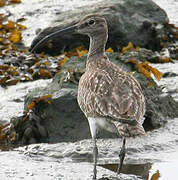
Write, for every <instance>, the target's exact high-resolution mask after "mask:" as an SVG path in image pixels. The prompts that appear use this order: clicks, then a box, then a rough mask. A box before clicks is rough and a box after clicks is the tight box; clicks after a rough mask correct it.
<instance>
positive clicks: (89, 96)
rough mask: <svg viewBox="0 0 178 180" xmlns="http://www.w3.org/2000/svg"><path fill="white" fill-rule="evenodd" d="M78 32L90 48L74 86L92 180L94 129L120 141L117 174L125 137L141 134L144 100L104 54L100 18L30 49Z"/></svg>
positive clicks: (136, 85) (95, 151)
mask: <svg viewBox="0 0 178 180" xmlns="http://www.w3.org/2000/svg"><path fill="white" fill-rule="evenodd" d="M74 31H75V32H78V33H81V34H85V35H88V36H89V37H90V47H89V53H88V57H87V63H86V72H85V73H84V74H83V75H82V77H81V78H80V81H79V86H78V97H77V99H78V104H79V106H80V108H81V110H82V111H83V113H84V114H85V116H86V117H87V119H88V123H89V127H90V132H91V136H92V139H93V143H94V146H93V160H94V170H93V179H96V174H97V170H96V165H97V155H98V148H97V143H96V134H97V129H98V128H103V129H105V130H108V131H111V132H114V131H115V129H117V131H118V133H119V134H120V135H121V136H122V137H123V144H122V147H121V150H120V154H119V157H120V165H119V167H118V171H117V173H120V171H121V168H122V164H123V161H124V157H125V143H126V137H131V136H137V135H143V134H145V131H144V128H143V126H142V123H143V116H144V113H145V99H144V96H143V93H142V89H141V87H140V84H139V83H138V82H137V80H136V79H135V78H134V77H133V76H132V75H131V74H129V73H127V72H125V71H123V70H122V69H120V68H119V67H118V66H116V65H115V64H113V63H112V62H111V61H110V60H109V59H108V57H107V55H106V54H105V45H106V42H107V38H108V28H107V23H106V20H105V18H104V17H103V16H101V15H97V14H92V15H88V16H86V17H84V18H83V19H82V20H81V21H80V22H79V23H78V24H76V25H74V26H72V27H69V28H66V29H63V30H59V31H57V32H54V33H52V34H50V35H48V36H47V37H45V38H44V39H42V40H41V41H40V42H39V43H38V44H37V45H36V46H35V47H33V49H32V50H31V51H32V52H33V51H35V50H36V49H37V48H38V47H39V46H40V45H41V44H43V43H44V42H46V41H47V40H49V39H52V38H54V37H56V36H58V35H59V34H61V33H68V32H74Z"/></svg>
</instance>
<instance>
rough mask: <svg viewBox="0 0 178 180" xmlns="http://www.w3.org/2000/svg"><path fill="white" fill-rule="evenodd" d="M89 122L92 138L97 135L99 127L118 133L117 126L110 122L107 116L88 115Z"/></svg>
mask: <svg viewBox="0 0 178 180" xmlns="http://www.w3.org/2000/svg"><path fill="white" fill-rule="evenodd" d="M88 123H89V126H90V132H91V135H92V138H95V137H96V133H97V129H98V128H102V129H105V130H107V131H109V132H112V133H117V129H116V126H115V125H114V124H113V123H111V122H109V121H108V120H107V119H106V118H102V117H97V118H93V117H88Z"/></svg>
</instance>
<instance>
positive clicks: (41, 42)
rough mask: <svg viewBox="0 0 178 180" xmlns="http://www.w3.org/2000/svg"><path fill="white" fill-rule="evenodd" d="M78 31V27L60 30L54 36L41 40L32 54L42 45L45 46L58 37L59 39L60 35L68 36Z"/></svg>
mask: <svg viewBox="0 0 178 180" xmlns="http://www.w3.org/2000/svg"><path fill="white" fill-rule="evenodd" d="M76 29H77V25H73V26H70V27H67V28H65V29H60V30H58V31H56V32H53V33H52V34H49V35H47V36H46V37H44V38H43V39H41V40H40V41H39V42H38V43H37V44H36V45H35V46H34V47H33V48H32V49H31V50H30V52H31V53H34V52H35V51H36V50H37V49H38V48H39V47H40V46H41V45H43V44H44V43H45V42H47V41H48V40H50V39H54V38H56V37H58V36H59V35H62V34H67V33H73V32H75V30H76Z"/></svg>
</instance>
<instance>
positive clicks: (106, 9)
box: [31, 0, 170, 55]
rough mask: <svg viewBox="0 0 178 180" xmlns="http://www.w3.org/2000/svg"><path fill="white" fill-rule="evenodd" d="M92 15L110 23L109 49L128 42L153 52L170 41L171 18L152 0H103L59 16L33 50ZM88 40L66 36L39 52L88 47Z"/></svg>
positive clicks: (41, 34) (40, 37)
mask: <svg viewBox="0 0 178 180" xmlns="http://www.w3.org/2000/svg"><path fill="white" fill-rule="evenodd" d="M90 13H98V14H101V15H103V16H104V17H105V18H106V20H107V23H108V28H109V39H108V43H107V47H112V48H113V49H114V50H116V49H117V48H118V46H119V47H123V46H126V45H127V44H128V42H129V41H131V42H132V43H133V44H134V45H136V46H140V47H145V48H147V49H151V50H160V49H161V48H162V47H164V45H165V43H166V41H167V39H169V36H168V34H169V33H168V31H170V28H169V27H168V26H166V24H167V23H168V17H167V15H166V13H165V11H164V10H163V9H161V8H160V7H159V6H158V5H156V4H155V3H154V2H153V1H151V0H134V1H133V0H103V1H102V2H99V3H96V4H95V5H91V6H84V7H82V8H77V9H75V10H73V11H71V10H70V11H66V12H63V13H60V14H59V15H57V17H56V20H55V22H52V23H51V26H50V27H48V28H46V29H44V30H43V31H42V32H41V33H40V34H39V35H38V36H37V37H36V38H35V39H34V40H33V42H32V45H31V48H32V47H34V45H35V44H36V43H37V42H38V41H40V40H41V39H42V38H44V37H45V36H46V35H48V34H51V33H52V32H54V31H56V30H57V29H62V28H65V27H68V26H71V25H73V24H75V23H77V22H79V20H80V19H81V18H82V17H84V16H85V15H87V14H90ZM88 44H89V38H88V37H87V36H84V35H80V34H67V35H63V36H59V37H58V38H56V39H54V40H52V41H50V43H46V44H45V45H44V46H42V47H39V48H38V49H37V52H43V51H44V52H46V53H48V54H51V55H55V54H59V53H61V52H62V51H69V50H71V49H73V48H75V47H77V46H80V45H84V46H85V47H88Z"/></svg>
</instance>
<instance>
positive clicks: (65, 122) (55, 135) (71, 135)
mask: <svg viewBox="0 0 178 180" xmlns="http://www.w3.org/2000/svg"><path fill="white" fill-rule="evenodd" d="M124 57H126V56H122V55H119V54H118V53H110V54H109V58H110V59H111V61H112V62H114V63H115V64H117V65H118V66H120V67H121V68H122V69H124V70H126V71H128V72H130V71H134V70H135V68H134V66H133V65H132V64H126V63H125V61H126V59H124ZM85 58H86V57H84V58H81V59H80V60H78V59H77V58H76V57H71V58H70V59H69V60H68V61H67V62H66V63H65V64H64V65H63V70H62V71H61V72H60V73H58V74H57V75H56V76H55V77H54V78H53V81H52V82H51V83H50V84H49V85H48V86H46V87H45V88H35V89H34V90H33V91H32V92H30V93H29V94H28V95H27V97H26V99H25V107H24V108H25V110H27V109H28V108H27V107H29V105H30V104H31V103H32V102H34V100H35V102H37V103H36V104H35V106H34V107H32V108H31V109H30V111H31V113H30V115H29V116H30V117H28V120H27V122H28V124H29V125H28V126H27V127H30V128H32V130H31V131H30V132H32V131H33V133H29V128H28V131H26V130H23V133H21V135H22V136H21V138H22V139H23V143H31V142H34V141H33V140H34V138H35V139H36V142H41V141H44V139H47V137H48V140H49V142H61V141H77V140H81V139H86V138H89V137H90V131H89V126H88V122H87V119H86V117H85V116H84V114H83V113H82V112H81V110H80V108H79V106H78V103H77V87H78V86H77V82H78V80H79V78H80V76H81V74H82V73H83V72H84V71H85ZM68 69H70V72H68ZM134 76H135V77H136V78H137V80H138V81H139V82H140V84H141V86H142V89H143V92H144V95H145V98H146V113H145V121H144V124H143V125H144V128H145V129H146V130H152V129H155V128H159V127H162V126H163V125H164V124H165V123H166V122H167V121H168V119H169V118H174V117H178V112H177V108H178V103H177V102H175V101H174V100H173V98H172V97H171V96H169V95H166V94H164V93H163V92H162V90H161V88H160V87H158V86H157V84H156V83H155V82H154V81H153V79H151V78H150V79H148V78H146V77H145V76H144V75H143V74H141V73H138V72H135V73H134ZM150 81H151V82H152V83H153V86H149V85H148V84H149V82H150ZM48 95H52V97H50V98H49V100H48V101H46V102H45V101H43V99H44V98H41V97H43V96H48ZM40 99H41V100H40ZM22 126H23V125H22ZM23 127H24V126H23ZM27 127H26V129H27ZM34 127H35V128H36V129H35V130H33V129H34ZM21 130H22V129H21ZM44 131H46V132H47V133H44ZM38 132H39V133H38ZM36 137H38V138H36ZM98 137H102V138H103V137H111V138H114V137H117V134H112V133H109V132H106V131H104V130H103V131H101V132H99V135H98Z"/></svg>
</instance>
